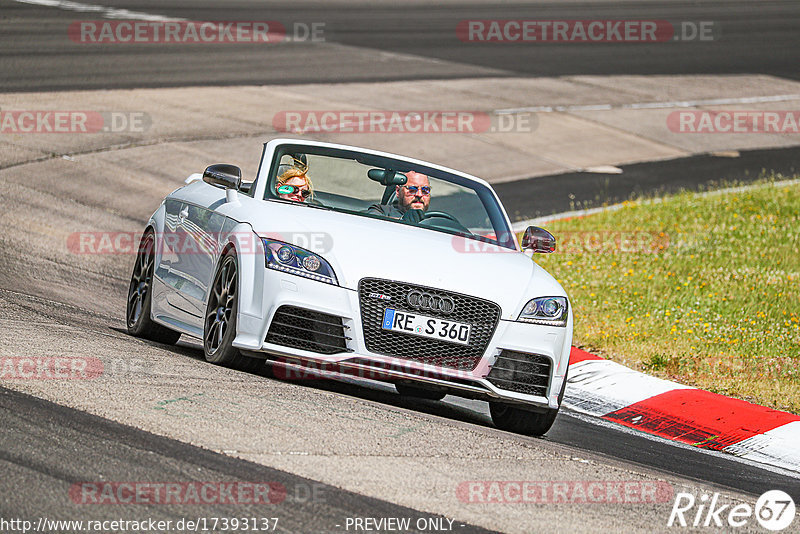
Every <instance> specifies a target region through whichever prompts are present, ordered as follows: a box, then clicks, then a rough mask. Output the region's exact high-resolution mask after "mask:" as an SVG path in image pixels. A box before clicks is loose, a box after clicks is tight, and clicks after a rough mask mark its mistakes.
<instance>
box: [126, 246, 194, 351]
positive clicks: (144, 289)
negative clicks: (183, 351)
mask: <svg viewBox="0 0 800 534" xmlns="http://www.w3.org/2000/svg"><path fill="white" fill-rule="evenodd" d="M155 243H156V239H155V234H153V231H152V230H147V231H146V232H145V234H144V235H143V236H142V241H141V243H139V251H138V253H137V254H136V263H135V264H134V266H133V274H132V275H131V283H130V286H129V287H128V305H127V309H126V313H125V317H126V325H127V327H128V333H129V334H131V335H134V336H138V337H143V338H146V339H150V340H152V341H157V342H159V343H166V344H168V345H174V344H175V343H177V342H178V339H179V338H180V337H181V334H180V332H175V331H174V330H170V329H169V328H167V327H165V326H162V325H160V324H158V323H156V322H154V321H153V320H152V319H151V318H150V311H151V309H152V305H153V271H154V268H155V257H156V254H155V248H156V247H155Z"/></svg>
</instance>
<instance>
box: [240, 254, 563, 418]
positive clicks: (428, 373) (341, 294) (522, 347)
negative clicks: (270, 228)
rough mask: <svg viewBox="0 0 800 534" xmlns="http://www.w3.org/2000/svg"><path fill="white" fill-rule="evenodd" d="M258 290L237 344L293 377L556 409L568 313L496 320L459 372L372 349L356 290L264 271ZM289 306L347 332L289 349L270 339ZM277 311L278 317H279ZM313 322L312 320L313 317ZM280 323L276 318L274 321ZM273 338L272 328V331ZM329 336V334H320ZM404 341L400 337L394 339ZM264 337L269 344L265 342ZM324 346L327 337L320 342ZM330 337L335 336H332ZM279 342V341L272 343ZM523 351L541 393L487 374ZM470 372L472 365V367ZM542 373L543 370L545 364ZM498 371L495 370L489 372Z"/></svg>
mask: <svg viewBox="0 0 800 534" xmlns="http://www.w3.org/2000/svg"><path fill="white" fill-rule="evenodd" d="M265 271H266V272H265V273H264V277H263V284H262V287H261V288H255V290H256V291H260V292H261V295H260V297H261V299H257V300H260V301H261V302H262V303H263V306H261V308H260V311H262V313H252V311H258V310H255V309H254V310H252V311H251V313H247V310H244V311H242V310H240V313H239V316H238V323H237V337H236V339H235V340H234V343H233V344H234V346H236V347H238V348H240V349H242V350H244V351H246V352H247V353H248V354H249V355H251V356H258V357H265V358H269V359H273V360H275V361H276V362H278V363H279V365H280V366H281V367H283V368H285V369H291V370H294V371H295V372H296V373H297V374H294V375H290V374H287V375H286V376H308V375H309V374H313V375H322V376H331V377H334V378H335V377H336V376H337V375H342V376H356V377H360V378H365V379H370V380H380V381H390V382H397V381H409V382H415V383H418V384H424V385H426V386H427V387H433V388H437V389H446V390H447V391H448V393H451V394H454V395H459V396H464V397H470V398H479V399H485V400H503V401H507V402H513V403H519V404H521V405H525V406H527V407H529V408H531V409H534V410H537V409H555V408H558V393H559V391H560V390H561V386H562V383H563V380H564V377H565V374H566V370H567V365H568V360H569V350H570V345H571V341H572V316H571V315H570V319H569V322H568V324H567V327H566V328H563V327H550V326H541V325H534V324H529V323H521V322H516V321H508V320H502V319H501V320H499V321H498V322H497V325H496V328H495V329H494V332H493V333H492V335H491V337H490V338H489V341H488V344H487V345H486V348H485V350H483V352H482V355H481V356H480V358H479V360H478V363H477V365H476V366H475V367H474V368H469V369H457V368H452V367H447V366H444V365H432V364H429V363H424V362H421V361H414V360H410V359H404V358H401V357H394V356H387V355H384V354H377V353H374V352H371V351H370V350H369V349H368V348H367V346H366V343H365V339H364V324H363V322H362V314H361V304H360V300H359V292H358V291H355V290H352V289H347V288H343V287H339V286H334V285H329V284H324V283H320V282H317V281H314V280H309V279H305V278H302V277H298V276H293V275H289V274H285V273H281V272H277V271H272V270H266V269H265ZM286 307H292V308H297V309H302V310H309V311H312V312H316V313H319V314H326V315H329V316H333V317H334V318H339V319H340V320H341V323H342V331H343V332H344V337H343V338H342V339H343V341H339V340H337V341H335V343H334V344H336V345H338V344H339V343H341V348H340V349H338V350H337V349H332V350H333V353H330V354H323V353H320V352H319V350H322V349H319V348H317V349H316V350H304V349H303V348H300V347H301V346H302V345H301V344H296V345H298V346H293V347H292V346H287V344H286V342H285V340H286V337H276V336H275V335H269V333H270V327H271V326H272V323H273V319H275V318H276V312H278V310H279V309H283V310H286V309H287V308H286ZM282 313H283V312H280V313H279V314H278V315H279V316H281V317H283V315H281V314H282ZM315 317H316V316H315ZM279 321H280V319H279ZM272 332H273V334H274V330H273V331H272ZM324 335H326V336H327V335H328V334H324ZM396 335H398V336H404V335H405V334H399V333H398V334H396ZM268 338H269V340H268ZM324 339H325V341H326V343H325V345H327V344H329V343H328V338H324ZM331 339H333V338H331ZM275 341H278V342H275ZM511 353H522V354H523V355H530V356H531V357H535V358H537V361H540V362H542V363H543V364H544V363H546V364H547V366H546V367H547V374H548V375H549V376H548V377H547V379H546V388H540V390H539V393H540V394H528V393H524V392H520V391H512V390H510V388H508V387H507V384H508V382H503V381H500V380H497V379H494V378H493V376H492V375H490V372H491V371H492V368H493V366H495V364H496V362H497V361H498V358H499V357H501V354H511ZM470 367H471V366H470ZM542 368H544V367H542ZM495 374H497V372H495V373H493V375H495Z"/></svg>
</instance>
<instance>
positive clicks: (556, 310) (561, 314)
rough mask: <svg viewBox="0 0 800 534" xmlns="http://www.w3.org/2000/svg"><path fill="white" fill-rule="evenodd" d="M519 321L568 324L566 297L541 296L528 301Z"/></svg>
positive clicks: (557, 324) (552, 324)
mask: <svg viewBox="0 0 800 534" xmlns="http://www.w3.org/2000/svg"><path fill="white" fill-rule="evenodd" d="M518 320H519V321H525V322H526V323H536V324H543V325H549V326H567V299H566V297H539V298H536V299H533V300H532V301H530V302H528V303H527V304H526V305H525V307H524V308H522V313H520V314H519V319H518Z"/></svg>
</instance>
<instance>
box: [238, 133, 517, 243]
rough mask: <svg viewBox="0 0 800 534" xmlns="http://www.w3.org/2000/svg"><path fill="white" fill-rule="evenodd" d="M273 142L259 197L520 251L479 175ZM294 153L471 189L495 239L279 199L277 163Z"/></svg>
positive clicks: (335, 148) (351, 150) (344, 149)
mask: <svg viewBox="0 0 800 534" xmlns="http://www.w3.org/2000/svg"><path fill="white" fill-rule="evenodd" d="M276 141H277V140H273V141H271V142H269V143H266V144H265V145H264V152H263V154H262V160H261V163H260V166H259V170H258V175H257V181H262V180H263V182H264V183H265V184H264V186H263V188H262V187H258V186H260V185H261V184H256V187H253V193H254V194H255V195H260V197H261V199H262V200H264V201H267V202H280V203H291V204H300V205H303V206H306V207H318V208H322V209H326V210H331V211H336V212H339V213H346V214H348V215H356V216H361V217H366V218H369V219H379V220H383V221H390V222H394V223H400V224H405V225H409V226H414V227H415V228H424V229H428V230H433V231H436V232H440V233H445V234H450V235H457V236H461V237H464V238H467V239H474V240H476V241H481V242H485V243H491V244H494V245H497V246H500V247H503V248H507V249H512V250H516V251H519V250H520V249H519V245H518V243H517V239H516V235H515V234H514V232H513V230H512V227H511V224H510V221H509V219H508V216H507V215H506V213H505V209H504V208H503V205H502V203H501V202H500V200H499V199H498V198H497V194H496V193H495V192H494V190H493V189H492V188H491V186H489V184H488V183H486V182H484V181H483V180H480V179H479V178H476V177H472V176H470V175H467V174H465V173H462V172H460V171H457V170H454V169H448V168H446V167H441V166H438V165H434V164H431V163H428V162H424V161H420V160H414V159H411V158H404V157H402V156H397V155H394V154H388V153H382V152H375V151H367V150H364V149H359V148H357V147H349V146H344V145H332V144H321V143H320V144H312V143H307V142H303V141H295V140H280V142H276ZM270 145H272V146H270ZM270 148H272V151H271V153H270V151H269V149H270ZM293 153H304V154H310V155H317V156H328V157H333V158H343V159H351V160H355V161H357V162H359V163H362V164H364V165H369V166H374V167H379V168H383V169H387V168H389V169H392V170H395V171H399V172H407V171H410V170H414V171H416V172H421V173H422V174H427V175H428V176H431V177H432V178H434V179H437V180H442V181H445V182H449V183H453V184H455V185H458V186H461V187H465V188H467V189H470V190H472V191H474V192H475V194H476V196H477V197H478V199H479V200H480V202H481V204H482V205H483V207H484V209H485V210H486V214H487V216H488V218H489V222H490V224H491V225H492V229H493V230H494V233H495V235H496V236H497V239H492V238H488V237H484V236H481V235H476V234H471V233H469V234H466V233H464V232H460V231H455V230H452V229H447V228H442V227H436V226H420V225H418V224H414V223H409V222H406V221H403V220H401V219H393V218H389V217H383V216H381V215H376V214H371V213H366V212H363V211H354V210H350V209H346V208H339V207H335V206H315V205H313V204H306V203H304V202H293V201H288V200H285V199H282V198H280V197H279V196H278V195H277V193H276V192H275V183H276V180H277V172H278V166H279V163H280V160H281V158H282V157H283V156H285V155H286V154H293ZM267 158H269V163H268V165H269V166H268V167H266V169H265V168H264V165H265V164H267ZM267 169H268V171H267ZM364 179H365V180H369V178H367V177H366V176H364ZM375 185H376V187H382V186H381V185H380V184H379V183H378V182H375Z"/></svg>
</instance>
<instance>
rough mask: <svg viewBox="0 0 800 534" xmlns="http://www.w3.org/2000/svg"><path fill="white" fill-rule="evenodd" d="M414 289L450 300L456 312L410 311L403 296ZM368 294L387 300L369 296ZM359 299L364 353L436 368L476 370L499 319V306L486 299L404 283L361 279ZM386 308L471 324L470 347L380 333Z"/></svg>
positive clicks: (395, 333) (400, 334) (410, 336)
mask: <svg viewBox="0 0 800 534" xmlns="http://www.w3.org/2000/svg"><path fill="white" fill-rule="evenodd" d="M415 289H417V290H422V291H425V292H426V293H430V294H431V295H434V296H438V297H450V298H452V299H453V301H454V302H455V310H454V311H453V312H452V313H448V314H445V313H442V312H433V311H427V310H426V311H424V312H417V311H415V310H412V309H411V308H410V307H409V305H408V304H407V303H406V296H407V295H408V293H409V292H410V291H412V290H415ZM371 293H376V294H379V295H382V296H385V297H390V299H389V300H387V299H382V298H376V297H370V296H369V295H370V294H371ZM358 297H359V302H360V304H361V321H362V322H363V323H364V344H365V345H366V347H367V350H369V351H370V352H374V353H376V354H383V355H385V356H394V357H397V358H403V359H406V360H413V361H416V362H421V363H425V364H429V365H436V366H439V367H448V368H452V369H459V370H467V371H471V370H472V369H475V367H476V366H477V365H478V363H479V362H480V360H481V357H482V356H483V353H484V351H485V350H486V346H487V345H488V344H489V340H490V339H491V338H492V334H494V330H495V328H496V327H497V321H498V320H499V319H500V306H498V305H497V304H495V303H493V302H489V301H488V300H483V299H479V298H476V297H470V296H469V295H462V294H460V293H453V292H451V291H442V290H439V289H433V288H429V287H424V286H418V285H414V284H407V283H404V282H394V281H391V280H379V279H376V278H364V279H362V280H361V282H359V284H358ZM386 308H394V309H397V310H402V311H409V312H411V313H421V314H422V315H426V316H429V317H436V318H437V319H444V320H450V321H456V322H460V323H468V324H470V325H472V329H471V332H470V337H469V345H457V344H455V343H448V342H446V341H439V340H438V339H429V338H425V337H419V336H414V335H410V334H403V333H400V332H392V331H389V330H383V329H382V328H381V322H382V321H383V312H384V310H385V309H386Z"/></svg>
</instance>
